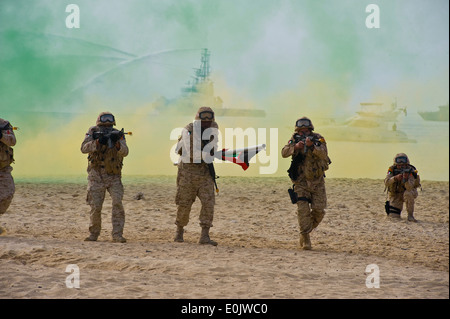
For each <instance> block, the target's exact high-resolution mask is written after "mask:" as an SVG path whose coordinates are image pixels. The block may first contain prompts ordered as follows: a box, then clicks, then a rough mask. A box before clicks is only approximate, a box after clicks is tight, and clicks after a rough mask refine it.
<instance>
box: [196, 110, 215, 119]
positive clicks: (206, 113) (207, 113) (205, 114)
mask: <svg viewBox="0 0 450 319" xmlns="http://www.w3.org/2000/svg"><path fill="white" fill-rule="evenodd" d="M198 117H199V118H200V120H211V121H212V120H213V119H214V112H211V111H203V112H200V113H198Z"/></svg>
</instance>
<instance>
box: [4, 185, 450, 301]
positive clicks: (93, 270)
mask: <svg viewBox="0 0 450 319" xmlns="http://www.w3.org/2000/svg"><path fill="white" fill-rule="evenodd" d="M218 183H219V188H220V195H219V196H218V197H217V206H216V213H215V219H214V227H213V228H212V229H211V237H212V238H213V239H214V240H216V241H218V242H219V245H218V246H217V247H212V246H203V245H199V244H198V243H197V242H198V239H199V235H200V227H199V224H198V212H199V208H200V205H199V203H198V201H197V202H196V203H195V204H194V207H193V211H192V214H191V221H190V223H189V225H188V226H187V227H186V233H185V242H184V243H174V242H173V236H174V232H175V225H174V221H175V215H176V206H175V204H174V196H175V191H176V189H175V177H148V178H144V177H142V178H124V185H125V197H124V206H125V210H126V223H125V231H124V236H125V237H126V238H127V240H128V241H127V243H125V244H118V243H112V242H111V229H112V226H111V200H110V197H109V195H107V197H106V201H105V204H104V208H103V213H102V214H103V230H102V233H101V235H100V237H99V241H98V242H84V241H83V239H84V238H85V237H86V236H87V235H88V225H89V207H88V206H87V205H86V203H85V198H86V183H85V182H81V183H80V182H75V183H70V181H67V182H62V183H55V182H42V181H40V182H39V181H18V182H17V183H16V194H15V197H14V201H13V203H12V204H11V207H10V209H9V210H8V212H7V213H6V214H5V215H3V216H2V217H1V218H0V225H1V226H2V227H4V228H6V229H7V232H6V234H4V235H3V236H1V237H0V267H1V269H2V271H1V273H0V298H164V299H168V298H196V299H197V298H199V299H200V298H213V299H222V298H277V299H278V298H295V299H302V298H449V286H448V284H449V273H448V271H449V185H448V182H429V181H424V182H423V183H422V185H423V191H422V192H420V191H419V198H418V200H417V205H416V218H417V219H418V220H419V222H418V223H410V222H407V221H406V220H405V219H404V218H403V219H401V220H391V219H388V218H387V217H386V214H385V213H384V201H385V194H384V193H383V190H384V186H383V181H382V180H371V179H328V180H327V194H328V208H327V214H326V216H325V218H324V220H323V222H322V224H321V225H320V226H319V227H318V228H317V229H316V230H315V231H314V232H313V233H312V235H311V238H312V244H313V250H312V251H302V250H299V249H298V247H299V244H298V239H299V231H298V225H297V218H296V215H295V208H296V206H294V205H292V204H291V203H290V201H289V197H288V194H287V188H288V187H289V186H290V184H289V181H288V180H287V178H256V177H255V178H253V177H250V178H239V177H222V178H220V179H219V180H218ZM138 193H142V194H143V196H144V198H142V199H140V200H137V199H135V196H136V194H138ZM70 264H76V265H77V266H78V267H79V271H80V288H67V286H66V282H65V281H66V277H67V276H68V275H69V273H66V272H65V271H66V267H67V266H68V265H70ZM370 264H376V265H377V266H378V267H379V271H380V288H379V289H377V288H367V287H366V278H367V277H368V275H369V274H368V273H366V266H367V265H370Z"/></svg>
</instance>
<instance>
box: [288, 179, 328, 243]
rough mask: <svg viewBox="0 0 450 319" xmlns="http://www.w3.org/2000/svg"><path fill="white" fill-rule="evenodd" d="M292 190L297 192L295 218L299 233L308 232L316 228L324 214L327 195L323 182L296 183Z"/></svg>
mask: <svg viewBox="0 0 450 319" xmlns="http://www.w3.org/2000/svg"><path fill="white" fill-rule="evenodd" d="M294 191H295V192H296V193H297V195H298V198H299V201H298V202H297V218H298V225H299V226H300V234H309V233H310V232H311V231H312V230H313V229H314V228H316V227H317V226H318V225H319V224H320V222H321V221H322V219H323V217H324V216H325V208H326V206H327V195H326V191H325V182H324V181H321V182H319V183H314V184H313V183H306V182H305V183H296V184H294Z"/></svg>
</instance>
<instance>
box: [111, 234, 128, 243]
mask: <svg viewBox="0 0 450 319" xmlns="http://www.w3.org/2000/svg"><path fill="white" fill-rule="evenodd" d="M113 242H114V243H126V242H127V240H126V239H125V237H122V236H120V235H118V236H113Z"/></svg>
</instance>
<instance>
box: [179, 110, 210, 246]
mask: <svg viewBox="0 0 450 319" xmlns="http://www.w3.org/2000/svg"><path fill="white" fill-rule="evenodd" d="M204 111H206V112H212V114H213V111H212V110H211V108H209V107H201V108H200V109H199V111H198V113H197V115H196V121H195V122H194V123H190V124H188V125H187V126H186V127H185V128H184V129H183V133H182V136H181V138H180V139H179V141H178V144H177V152H178V154H180V155H181V157H180V161H179V163H178V175H177V193H176V197H175V204H176V205H177V217H176V221H175V224H176V225H177V232H176V235H175V241H177V242H183V232H184V230H183V227H185V226H186V225H187V224H188V222H189V215H190V212H191V207H192V204H193V203H194V201H195V199H196V197H198V198H199V199H200V202H201V204H202V208H201V210H200V217H199V219H200V226H201V227H202V236H201V237H200V243H201V244H211V245H217V243H216V242H215V241H212V240H211V239H210V238H209V229H210V227H212V226H213V224H212V223H213V218H214V205H215V194H214V180H213V178H212V176H211V174H210V171H209V168H208V164H207V163H206V162H205V161H204V159H205V158H206V157H207V156H208V155H209V156H210V155H211V153H205V152H204V146H205V142H204V144H203V145H202V143H201V135H202V133H203V132H202V131H200V123H201V122H202V121H200V118H199V113H200V112H204ZM205 121H206V120H205ZM203 122H204V121H203ZM210 122H211V123H210V127H211V132H212V133H213V134H216V136H217V132H218V125H217V123H216V122H215V121H214V117H213V118H212V119H211V120H210ZM196 125H197V126H196ZM195 127H197V128H198V130H196V129H195ZM197 131H198V132H197ZM194 138H196V139H198V140H197V141H194ZM196 142H197V143H196ZM210 143H211V144H210ZM206 144H208V149H209V150H211V151H212V152H214V151H216V149H217V140H216V139H215V138H214V137H213V136H210V139H209V140H208V141H207V142H206ZM196 145H197V147H196ZM200 155H201V156H200Z"/></svg>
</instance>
